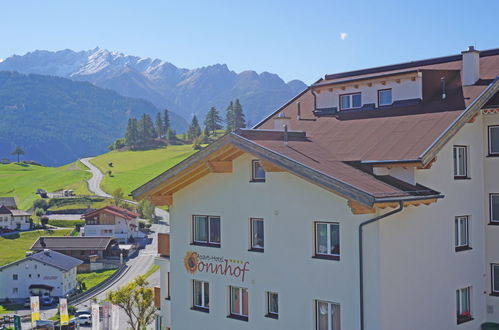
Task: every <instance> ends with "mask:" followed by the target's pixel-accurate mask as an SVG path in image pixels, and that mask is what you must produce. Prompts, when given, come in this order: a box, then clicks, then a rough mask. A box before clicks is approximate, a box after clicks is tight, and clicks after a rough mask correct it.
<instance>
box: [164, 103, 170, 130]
mask: <svg viewBox="0 0 499 330" xmlns="http://www.w3.org/2000/svg"><path fill="white" fill-rule="evenodd" d="M170 129H171V128H170V115H169V114H168V109H165V110H164V111H163V133H164V134H168V131H169V130H170Z"/></svg>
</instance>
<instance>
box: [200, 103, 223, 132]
mask: <svg viewBox="0 0 499 330" xmlns="http://www.w3.org/2000/svg"><path fill="white" fill-rule="evenodd" d="M204 127H205V133H204V134H205V135H206V136H208V135H209V134H210V133H212V134H215V131H216V130H218V129H222V118H220V115H219V114H218V111H217V109H216V108H215V107H211V109H210V110H209V111H208V113H207V114H206V118H205V119H204Z"/></svg>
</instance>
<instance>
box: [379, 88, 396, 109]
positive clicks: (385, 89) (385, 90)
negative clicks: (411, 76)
mask: <svg viewBox="0 0 499 330" xmlns="http://www.w3.org/2000/svg"><path fill="white" fill-rule="evenodd" d="M387 91H390V101H391V102H390V103H387V104H381V97H380V94H381V93H382V92H387ZM392 104H393V90H392V89H391V88H383V89H378V107H386V106H390V105H392Z"/></svg>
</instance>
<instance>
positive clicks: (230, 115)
mask: <svg viewBox="0 0 499 330" xmlns="http://www.w3.org/2000/svg"><path fill="white" fill-rule="evenodd" d="M226 111H227V112H226V114H225V125H226V128H225V130H226V131H227V132H233V131H234V103H233V102H232V101H230V104H229V106H228V107H227V110H226Z"/></svg>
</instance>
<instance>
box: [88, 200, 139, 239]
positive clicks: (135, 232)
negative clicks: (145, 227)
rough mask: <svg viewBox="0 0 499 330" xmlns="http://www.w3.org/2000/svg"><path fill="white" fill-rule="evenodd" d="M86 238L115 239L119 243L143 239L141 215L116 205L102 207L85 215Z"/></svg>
mask: <svg viewBox="0 0 499 330" xmlns="http://www.w3.org/2000/svg"><path fill="white" fill-rule="evenodd" d="M81 217H82V219H84V220H85V227H84V236H87V237H94V236H99V237H113V238H115V239H116V240H117V241H119V242H128V240H129V239H130V238H137V237H143V236H144V234H143V233H142V232H141V231H139V214H137V213H135V212H133V211H130V210H127V209H124V208H121V207H117V206H114V205H108V206H104V207H101V208H100V209H97V210H95V211H91V212H88V213H86V214H83V215H82V216H81Z"/></svg>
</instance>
